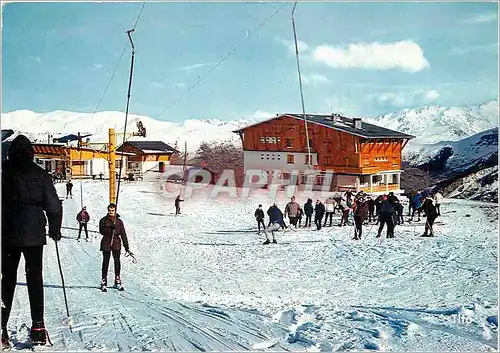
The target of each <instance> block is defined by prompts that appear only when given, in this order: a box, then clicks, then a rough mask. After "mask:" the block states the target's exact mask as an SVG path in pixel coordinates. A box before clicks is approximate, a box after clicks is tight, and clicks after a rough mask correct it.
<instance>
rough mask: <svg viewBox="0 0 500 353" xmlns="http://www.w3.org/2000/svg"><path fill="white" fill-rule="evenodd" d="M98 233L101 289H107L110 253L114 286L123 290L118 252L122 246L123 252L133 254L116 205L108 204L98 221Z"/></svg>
mask: <svg viewBox="0 0 500 353" xmlns="http://www.w3.org/2000/svg"><path fill="white" fill-rule="evenodd" d="M99 233H101V234H102V240H101V251H102V276H101V290H102V291H103V292H105V291H107V286H108V267H109V260H110V258H111V253H113V260H114V262H115V285H114V286H115V288H117V289H119V290H123V287H122V282H121V279H120V270H121V263H120V253H121V249H122V242H123V246H124V247H125V252H126V253H128V254H130V255H131V256H133V254H132V253H131V252H130V250H129V247H128V239H127V233H126V232H125V226H124V225H123V222H122V220H121V219H120V215H119V214H117V213H116V205H115V204H114V203H110V204H109V206H108V214H107V215H106V216H104V217H103V218H101V220H100V221H99Z"/></svg>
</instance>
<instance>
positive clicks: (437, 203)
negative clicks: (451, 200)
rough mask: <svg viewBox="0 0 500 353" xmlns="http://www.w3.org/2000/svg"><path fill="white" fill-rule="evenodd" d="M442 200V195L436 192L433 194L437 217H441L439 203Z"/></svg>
mask: <svg viewBox="0 0 500 353" xmlns="http://www.w3.org/2000/svg"><path fill="white" fill-rule="evenodd" d="M442 200H443V195H442V194H441V193H440V192H439V191H438V192H436V193H435V194H434V203H435V204H436V210H437V215H438V216H441V201H442Z"/></svg>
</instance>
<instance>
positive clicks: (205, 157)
mask: <svg viewBox="0 0 500 353" xmlns="http://www.w3.org/2000/svg"><path fill="white" fill-rule="evenodd" d="M196 154H197V157H198V158H199V159H200V160H201V161H202V163H204V164H205V166H206V168H208V169H209V170H210V171H211V172H212V173H213V174H214V179H215V180H217V179H218V178H219V177H220V176H221V174H222V173H223V171H224V170H225V169H232V170H234V175H235V184H236V185H235V186H238V187H241V186H242V185H243V181H244V172H243V149H241V148H240V147H236V146H234V145H233V144H232V143H231V142H229V141H222V142H221V141H211V142H206V141H204V142H202V143H201V144H200V147H199V148H198V151H197V153H196ZM228 186H233V185H228Z"/></svg>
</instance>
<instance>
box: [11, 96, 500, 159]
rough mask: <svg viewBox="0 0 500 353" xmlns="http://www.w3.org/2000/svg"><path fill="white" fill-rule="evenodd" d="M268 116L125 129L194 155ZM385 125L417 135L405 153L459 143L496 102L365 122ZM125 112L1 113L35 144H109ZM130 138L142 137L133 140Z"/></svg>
mask: <svg viewBox="0 0 500 353" xmlns="http://www.w3.org/2000/svg"><path fill="white" fill-rule="evenodd" d="M272 115H273V114H272V113H264V112H259V113H258V114H254V115H253V116H251V117H246V118H238V119H233V120H225V119H224V120H223V119H190V120H185V121H183V122H175V123H174V122H168V121H160V120H156V119H152V118H150V117H147V116H140V115H135V114H129V120H128V124H127V131H128V132H132V131H135V130H136V123H137V121H138V120H141V121H142V123H143V125H144V127H145V128H146V129H147V133H148V136H147V139H154V140H156V139H158V140H162V141H164V142H166V143H169V144H172V145H173V144H174V143H175V141H176V140H177V139H178V147H179V149H183V147H184V141H187V145H188V151H189V152H190V153H193V152H195V151H196V150H197V149H198V147H199V145H200V143H201V142H202V141H210V140H218V141H221V140H230V141H232V142H233V143H234V144H236V145H241V141H240V139H239V137H238V136H237V135H236V134H234V133H232V131H233V130H236V129H238V128H240V127H242V126H245V125H248V124H253V123H256V122H259V121H262V120H264V119H266V118H269V117H271V116H272ZM364 120H366V121H367V122H371V123H374V124H377V125H380V126H383V127H387V128H390V129H394V130H397V131H401V132H405V133H409V134H412V135H414V136H416V137H417V138H415V139H414V140H412V141H411V142H410V143H409V144H408V146H407V147H406V149H405V151H408V152H411V151H415V150H419V149H420V148H421V147H422V145H424V144H434V143H438V142H441V141H458V140H461V139H463V138H466V137H469V136H471V135H474V134H476V133H479V132H482V131H485V130H487V129H491V128H494V127H497V126H498V101H489V102H486V103H484V104H481V105H479V106H471V107H439V106H429V107H422V108H416V109H404V110H400V111H397V112H394V113H390V114H387V115H383V116H379V117H375V118H364ZM123 123H124V113H122V112H99V113H96V114H91V113H76V112H69V111H60V110H58V111H54V112H49V113H36V112H33V111H29V110H18V111H14V112H10V113H4V114H2V129H13V130H16V131H20V132H23V133H25V134H27V135H28V136H29V137H30V138H31V139H33V140H38V142H42V141H47V139H48V134H49V133H50V134H52V135H53V137H58V136H62V135H65V134H69V133H73V134H74V133H77V132H81V133H82V134H83V133H92V134H93V136H92V137H91V141H92V142H97V141H107V134H108V128H110V127H114V128H115V129H116V130H117V132H119V131H123ZM134 139H141V138H140V137H136V138H134Z"/></svg>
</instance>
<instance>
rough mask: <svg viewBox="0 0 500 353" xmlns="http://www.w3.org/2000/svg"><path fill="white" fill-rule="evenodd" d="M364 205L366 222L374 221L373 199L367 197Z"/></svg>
mask: <svg viewBox="0 0 500 353" xmlns="http://www.w3.org/2000/svg"><path fill="white" fill-rule="evenodd" d="M366 203H367V204H368V222H370V223H371V222H373V221H374V220H375V200H373V197H371V196H370V195H368V200H367V201H366Z"/></svg>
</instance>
